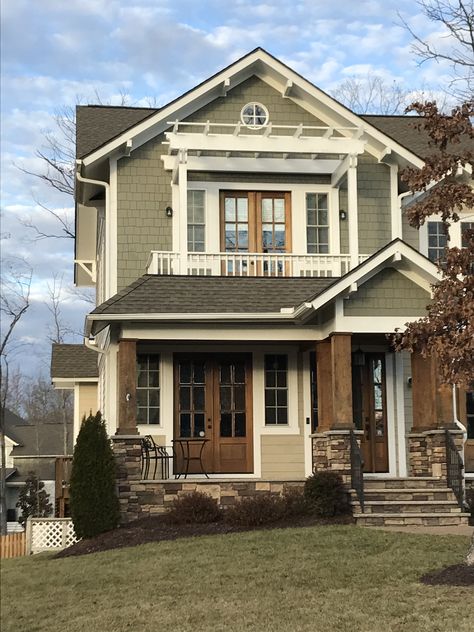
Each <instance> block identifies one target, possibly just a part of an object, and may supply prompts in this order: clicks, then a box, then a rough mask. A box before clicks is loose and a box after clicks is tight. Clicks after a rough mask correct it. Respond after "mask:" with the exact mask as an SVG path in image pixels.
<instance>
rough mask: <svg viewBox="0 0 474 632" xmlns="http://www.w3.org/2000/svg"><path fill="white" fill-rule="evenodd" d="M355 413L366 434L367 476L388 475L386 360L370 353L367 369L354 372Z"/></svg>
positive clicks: (357, 422)
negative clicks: (373, 473) (369, 474)
mask: <svg viewBox="0 0 474 632" xmlns="http://www.w3.org/2000/svg"><path fill="white" fill-rule="evenodd" d="M352 396H353V412H354V422H355V425H356V428H357V429H359V430H363V432H364V434H363V436H362V441H361V450H362V454H363V457H364V471H365V472H388V438H387V396H386V378H385V357H384V354H383V353H366V354H365V363H364V364H363V366H353V368H352Z"/></svg>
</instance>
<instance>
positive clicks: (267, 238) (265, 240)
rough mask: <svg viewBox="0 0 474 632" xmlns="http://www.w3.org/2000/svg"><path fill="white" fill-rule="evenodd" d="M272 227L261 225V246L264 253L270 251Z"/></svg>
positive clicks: (270, 225)
mask: <svg viewBox="0 0 474 632" xmlns="http://www.w3.org/2000/svg"><path fill="white" fill-rule="evenodd" d="M272 228H273V225H272V224H262V246H263V249H264V251H265V250H271V249H272V246H273V231H272Z"/></svg>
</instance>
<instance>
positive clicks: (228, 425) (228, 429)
mask: <svg viewBox="0 0 474 632" xmlns="http://www.w3.org/2000/svg"><path fill="white" fill-rule="evenodd" d="M231 436H232V415H231V414H230V413H223V414H221V437H231Z"/></svg>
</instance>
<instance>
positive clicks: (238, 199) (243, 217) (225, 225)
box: [220, 191, 291, 276]
mask: <svg viewBox="0 0 474 632" xmlns="http://www.w3.org/2000/svg"><path fill="white" fill-rule="evenodd" d="M220 205H221V251H222V252H238V253H246V252H258V253H269V254H270V253H272V254H276V253H279V252H281V253H285V252H291V195H290V193H289V192H285V191H221V194H220ZM255 265H256V266H257V269H256V270H255V269H253V267H249V266H255ZM229 266H230V267H229ZM283 272H284V266H283V263H281V262H280V263H279V262H274V263H272V264H269V263H263V264H261V263H257V264H255V263H253V262H250V263H247V262H242V263H241V264H240V266H236V268H235V270H234V268H233V266H232V265H231V264H227V266H226V269H225V270H223V274H237V275H254V274H257V275H264V276H278V275H281V274H283Z"/></svg>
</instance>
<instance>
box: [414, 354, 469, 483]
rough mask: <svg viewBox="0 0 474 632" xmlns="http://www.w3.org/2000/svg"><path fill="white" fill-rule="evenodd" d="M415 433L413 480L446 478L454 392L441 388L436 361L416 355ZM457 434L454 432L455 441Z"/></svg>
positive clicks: (432, 358)
mask: <svg viewBox="0 0 474 632" xmlns="http://www.w3.org/2000/svg"><path fill="white" fill-rule="evenodd" d="M411 367H412V400H413V429H412V432H411V433H410V434H409V435H408V445H409V453H410V469H411V474H412V475H413V476H434V477H437V478H445V477H446V458H447V457H446V438H445V429H446V428H453V399H452V388H451V386H450V385H449V384H441V382H440V379H439V372H438V365H437V359H436V357H434V356H427V357H426V358H424V357H423V356H422V355H421V353H419V352H416V351H415V352H413V353H412V356H411ZM457 434H458V431H457V430H456V429H455V428H454V432H453V435H456V436H454V438H455V441H457V442H458V438H457Z"/></svg>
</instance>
